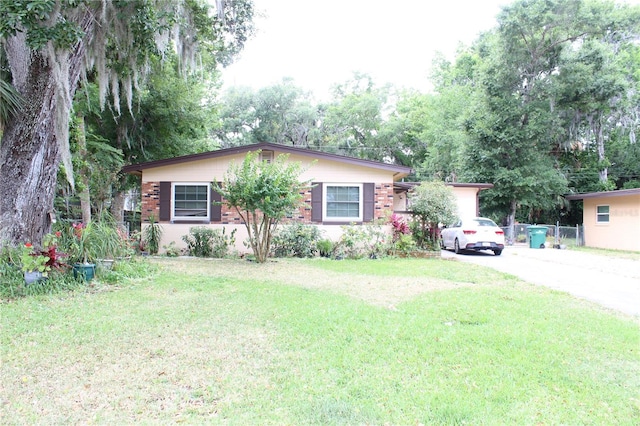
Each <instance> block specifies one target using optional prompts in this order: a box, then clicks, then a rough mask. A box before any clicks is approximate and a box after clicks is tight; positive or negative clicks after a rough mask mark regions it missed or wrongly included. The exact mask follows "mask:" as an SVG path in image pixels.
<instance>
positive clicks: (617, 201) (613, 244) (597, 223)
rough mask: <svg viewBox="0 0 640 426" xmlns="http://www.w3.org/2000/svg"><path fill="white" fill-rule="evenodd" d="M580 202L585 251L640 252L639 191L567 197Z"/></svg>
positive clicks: (631, 190) (626, 190)
mask: <svg viewBox="0 0 640 426" xmlns="http://www.w3.org/2000/svg"><path fill="white" fill-rule="evenodd" d="M566 198H567V199H568V200H583V202H584V209H583V213H582V215H583V217H582V221H583V224H584V242H585V245H586V246H588V247H598V248H608V249H618V250H633V251H640V188H637V189H622V190H618V191H607V192H590V193H587V194H576V195H568V196H566Z"/></svg>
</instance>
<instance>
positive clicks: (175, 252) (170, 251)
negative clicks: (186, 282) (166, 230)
mask: <svg viewBox="0 0 640 426" xmlns="http://www.w3.org/2000/svg"><path fill="white" fill-rule="evenodd" d="M162 248H163V249H164V253H165V254H166V255H167V257H178V256H180V249H179V248H178V246H176V242H175V241H171V242H170V243H169V245H168V246H162Z"/></svg>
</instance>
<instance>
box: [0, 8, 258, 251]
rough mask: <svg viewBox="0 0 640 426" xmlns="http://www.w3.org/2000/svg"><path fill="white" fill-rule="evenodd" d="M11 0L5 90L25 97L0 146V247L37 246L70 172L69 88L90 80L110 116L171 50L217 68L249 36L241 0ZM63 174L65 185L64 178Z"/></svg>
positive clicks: (1, 11) (187, 62) (4, 30)
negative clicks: (61, 169) (108, 104)
mask: <svg viewBox="0 0 640 426" xmlns="http://www.w3.org/2000/svg"><path fill="white" fill-rule="evenodd" d="M216 6H217V8H213V6H209V4H208V3H206V2H204V1H201V0H176V1H164V0H132V1H115V0H102V1H76V0H13V1H2V2H0V16H2V17H3V18H2V19H1V20H0V40H1V44H2V47H3V49H4V52H5V53H6V57H7V63H8V64H9V65H10V66H9V73H10V74H11V79H12V86H13V87H14V88H15V89H16V91H17V93H18V94H20V96H21V97H22V98H24V99H25V105H24V107H23V108H22V110H21V113H20V114H19V116H18V115H14V116H13V117H10V118H9V120H8V121H7V122H6V126H5V129H4V132H3V135H2V143H1V144H0V175H1V176H2V177H3V179H2V181H1V182H0V240H6V241H9V242H11V243H12V244H14V245H17V244H18V243H19V242H20V241H23V240H29V241H40V240H41V239H42V236H43V235H44V234H45V233H47V232H48V231H49V229H50V227H51V220H52V217H53V216H52V214H53V205H54V190H55V188H56V178H57V172H58V166H59V163H60V161H62V162H63V164H64V166H65V169H66V170H67V171H70V170H72V164H71V152H70V150H69V137H68V130H69V118H70V110H71V107H72V101H73V98H74V95H75V92H76V89H77V87H78V82H79V80H80V78H81V76H82V75H84V74H85V73H86V72H87V70H93V71H94V72H95V73H96V79H95V80H96V81H97V82H98V86H99V98H100V101H101V104H104V101H105V100H106V97H107V94H108V93H111V95H112V97H113V107H114V109H115V110H116V111H117V112H118V113H119V112H120V111H119V110H120V96H121V95H123V97H124V100H125V102H126V104H127V107H128V109H129V110H130V111H132V110H133V106H132V99H133V92H134V90H135V89H137V88H138V87H139V82H140V80H141V78H140V77H141V76H142V75H143V74H144V73H145V70H147V69H148V67H147V64H148V60H149V59H150V58H152V57H154V56H162V54H163V53H165V52H167V51H169V50H170V48H172V47H173V46H177V47H178V52H179V56H180V63H181V64H182V65H183V67H182V69H187V68H189V67H190V66H192V65H195V63H196V53H197V52H198V51H199V49H198V48H199V47H200V48H201V49H200V50H202V49H204V50H208V51H211V52H214V53H215V54H216V56H215V58H216V59H218V60H219V61H220V62H223V63H224V62H225V61H228V60H229V57H230V56H232V55H233V54H234V53H237V51H238V50H239V49H240V48H241V47H242V45H243V44H244V41H245V40H246V37H247V36H248V35H249V34H250V33H251V19H252V13H253V7H252V3H251V2H250V0H237V1H234V2H222V1H219V2H216ZM66 176H67V178H68V179H70V180H71V182H70V183H71V184H73V181H72V180H73V173H71V172H67V173H66Z"/></svg>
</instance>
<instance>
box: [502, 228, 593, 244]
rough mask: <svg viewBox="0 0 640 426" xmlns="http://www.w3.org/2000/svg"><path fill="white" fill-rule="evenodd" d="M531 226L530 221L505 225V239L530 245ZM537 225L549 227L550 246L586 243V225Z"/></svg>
mask: <svg viewBox="0 0 640 426" xmlns="http://www.w3.org/2000/svg"><path fill="white" fill-rule="evenodd" d="M529 226H531V224H528V223H517V224H515V225H513V226H510V227H509V226H503V227H502V230H503V231H504V239H505V243H506V244H507V245H510V246H512V245H526V246H529ZM536 226H546V227H547V238H546V242H547V245H548V246H549V247H556V246H567V247H575V246H583V245H584V226H582V225H576V226H560V225H558V224H556V225H547V224H543V223H541V224H536Z"/></svg>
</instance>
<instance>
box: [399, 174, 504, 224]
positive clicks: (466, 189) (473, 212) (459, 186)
mask: <svg viewBox="0 0 640 426" xmlns="http://www.w3.org/2000/svg"><path fill="white" fill-rule="evenodd" d="M419 184H420V182H401V183H398V184H396V186H397V187H398V188H402V189H403V190H404V192H405V194H399V198H398V200H397V201H398V204H396V205H395V206H394V207H395V210H396V211H407V210H410V208H409V207H408V206H407V202H406V199H407V197H406V192H407V191H409V190H410V189H411V188H413V187H414V186H416V185H419ZM446 185H447V186H450V187H451V189H452V190H453V195H454V196H455V197H456V203H457V205H458V212H457V213H458V217H460V218H471V217H476V216H480V202H479V196H480V191H482V190H483V189H490V188H493V184H491V183H457V182H453V183H452V182H447V183H446ZM447 225H448V224H447Z"/></svg>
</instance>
